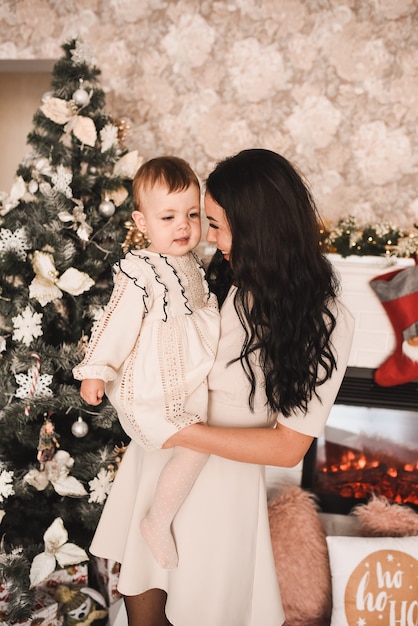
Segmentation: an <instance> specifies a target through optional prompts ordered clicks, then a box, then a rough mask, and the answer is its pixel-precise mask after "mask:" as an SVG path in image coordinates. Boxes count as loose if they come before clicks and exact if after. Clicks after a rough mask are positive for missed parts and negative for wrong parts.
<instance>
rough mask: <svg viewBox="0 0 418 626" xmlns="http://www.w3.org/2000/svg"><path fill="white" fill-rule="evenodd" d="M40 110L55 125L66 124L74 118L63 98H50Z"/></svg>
mask: <svg viewBox="0 0 418 626" xmlns="http://www.w3.org/2000/svg"><path fill="white" fill-rule="evenodd" d="M40 108H41V111H42V113H43V114H44V115H45V116H46V117H47V118H48V119H50V120H52V121H53V122H55V124H65V123H66V122H68V120H70V119H71V118H72V117H73V116H74V112H73V111H72V109H71V107H70V105H69V103H68V102H67V101H66V100H63V99H62V98H54V97H52V98H48V99H47V100H46V101H45V102H44V104H43V105H42V106H41V107H40Z"/></svg>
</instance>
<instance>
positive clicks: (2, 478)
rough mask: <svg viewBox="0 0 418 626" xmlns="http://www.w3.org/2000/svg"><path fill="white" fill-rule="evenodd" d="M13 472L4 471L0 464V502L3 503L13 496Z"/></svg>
mask: <svg viewBox="0 0 418 626" xmlns="http://www.w3.org/2000/svg"><path fill="white" fill-rule="evenodd" d="M13 476H14V474H13V472H12V471H9V470H6V469H4V467H3V466H2V465H1V464H0V502H4V501H5V500H6V499H7V498H8V497H9V496H12V495H14V489H13Z"/></svg>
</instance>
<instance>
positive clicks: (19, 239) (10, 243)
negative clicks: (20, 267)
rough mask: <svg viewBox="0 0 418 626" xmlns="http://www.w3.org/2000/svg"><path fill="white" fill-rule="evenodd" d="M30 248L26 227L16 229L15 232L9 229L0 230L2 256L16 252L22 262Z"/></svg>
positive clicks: (0, 251) (0, 252)
mask: <svg viewBox="0 0 418 626" xmlns="http://www.w3.org/2000/svg"><path fill="white" fill-rule="evenodd" d="M28 247H29V246H28V241H27V239H26V230H25V227H24V226H22V227H21V228H16V230H15V231H13V232H12V231H11V230H9V229H8V228H2V229H1V230H0V254H3V253H5V252H14V253H15V254H16V256H17V257H18V258H19V259H20V260H21V261H24V260H25V259H26V250H27V249H28Z"/></svg>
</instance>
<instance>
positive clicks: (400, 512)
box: [351, 496, 418, 537]
mask: <svg viewBox="0 0 418 626" xmlns="http://www.w3.org/2000/svg"><path fill="white" fill-rule="evenodd" d="M351 515H354V516H355V517H356V518H357V520H358V522H359V534H361V535H363V536H365V537H408V536H411V535H418V514H417V513H415V511H413V510H412V509H411V508H410V507H409V506H405V505H401V504H391V503H390V502H389V500H388V499H387V498H384V497H383V496H373V497H372V498H371V499H370V500H369V502H368V503H367V504H360V505H359V506H357V507H356V508H355V509H353V511H352V512H351Z"/></svg>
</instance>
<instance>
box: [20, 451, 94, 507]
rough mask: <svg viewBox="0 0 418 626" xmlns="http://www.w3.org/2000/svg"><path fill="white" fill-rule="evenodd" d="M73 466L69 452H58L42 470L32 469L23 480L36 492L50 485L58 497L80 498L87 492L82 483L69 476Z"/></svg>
mask: <svg viewBox="0 0 418 626" xmlns="http://www.w3.org/2000/svg"><path fill="white" fill-rule="evenodd" d="M73 465H74V459H73V457H72V456H71V455H70V454H69V452H67V451H66V450H58V451H57V452H56V453H55V454H54V456H53V458H52V459H51V460H50V461H46V462H45V468H44V469H43V470H41V471H40V470H37V469H35V468H33V469H31V470H29V472H28V473H27V474H25V476H24V479H23V480H24V481H25V482H26V483H28V484H29V485H31V486H32V487H35V489H36V490H37V491H43V490H44V489H46V488H47V487H48V485H49V483H51V485H52V486H53V487H54V489H55V491H56V492H57V493H58V494H59V495H60V496H68V497H72V498H82V497H83V496H86V495H87V491H86V490H85V489H84V486H83V483H81V482H80V481H79V480H77V478H75V476H70V471H71V469H72V467H73Z"/></svg>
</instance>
